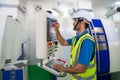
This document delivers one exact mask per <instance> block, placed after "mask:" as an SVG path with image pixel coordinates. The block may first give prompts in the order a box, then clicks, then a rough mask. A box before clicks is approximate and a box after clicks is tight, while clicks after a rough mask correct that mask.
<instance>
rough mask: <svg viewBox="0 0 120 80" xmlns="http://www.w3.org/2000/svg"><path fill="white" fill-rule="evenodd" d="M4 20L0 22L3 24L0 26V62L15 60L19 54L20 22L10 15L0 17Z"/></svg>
mask: <svg viewBox="0 0 120 80" xmlns="http://www.w3.org/2000/svg"><path fill="white" fill-rule="evenodd" d="M0 18H1V19H2V20H5V21H4V22H1V24H2V25H3V26H0V28H2V29H1V30H2V31H3V32H2V33H1V34H0V35H2V36H1V40H0V41H1V47H0V48H1V52H0V53H1V58H0V62H1V61H2V62H1V63H0V64H3V65H4V64H5V63H7V61H8V60H10V61H11V62H13V61H16V60H17V59H18V58H19V56H20V55H21V33H22V32H21V26H20V22H18V21H17V20H15V19H13V18H12V17H7V16H6V17H0Z"/></svg>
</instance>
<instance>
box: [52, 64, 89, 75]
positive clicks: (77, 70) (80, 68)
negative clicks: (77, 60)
mask: <svg viewBox="0 0 120 80" xmlns="http://www.w3.org/2000/svg"><path fill="white" fill-rule="evenodd" d="M53 67H54V68H55V69H57V70H59V71H60V72H67V73H71V74H78V73H83V72H85V70H86V69H87V67H86V66H85V65H82V64H77V65H75V66H74V67H71V68H65V67H63V66H62V65H59V64H55V65H54V66H53Z"/></svg>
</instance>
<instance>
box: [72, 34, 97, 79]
mask: <svg viewBox="0 0 120 80" xmlns="http://www.w3.org/2000/svg"><path fill="white" fill-rule="evenodd" d="M85 39H90V40H91V41H93V42H94V40H93V38H92V37H91V36H90V35H89V33H86V34H84V35H83V36H81V37H80V38H79V40H78V42H77V43H76V38H75V37H74V38H73V39H72V50H71V59H70V65H71V67H72V66H74V65H76V64H77V61H78V57H79V55H80V54H79V53H80V48H81V45H82V42H83V41H84V40H85ZM75 43H76V44H75ZM94 43H95V42H94ZM95 53H96V47H95V48H94V58H93V59H92V60H91V61H90V65H89V66H87V69H86V71H85V72H84V73H79V74H74V75H72V78H71V80H97V79H96V62H95Z"/></svg>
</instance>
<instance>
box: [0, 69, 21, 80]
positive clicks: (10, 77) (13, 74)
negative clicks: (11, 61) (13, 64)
mask: <svg viewBox="0 0 120 80" xmlns="http://www.w3.org/2000/svg"><path fill="white" fill-rule="evenodd" d="M1 73H2V80H23V69H16V70H2V72H1Z"/></svg>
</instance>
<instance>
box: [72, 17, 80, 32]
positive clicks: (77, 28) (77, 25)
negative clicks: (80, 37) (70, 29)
mask: <svg viewBox="0 0 120 80" xmlns="http://www.w3.org/2000/svg"><path fill="white" fill-rule="evenodd" d="M78 21H79V20H78V19H74V21H73V26H74V30H76V31H77V30H79V29H80V26H81V22H78Z"/></svg>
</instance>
